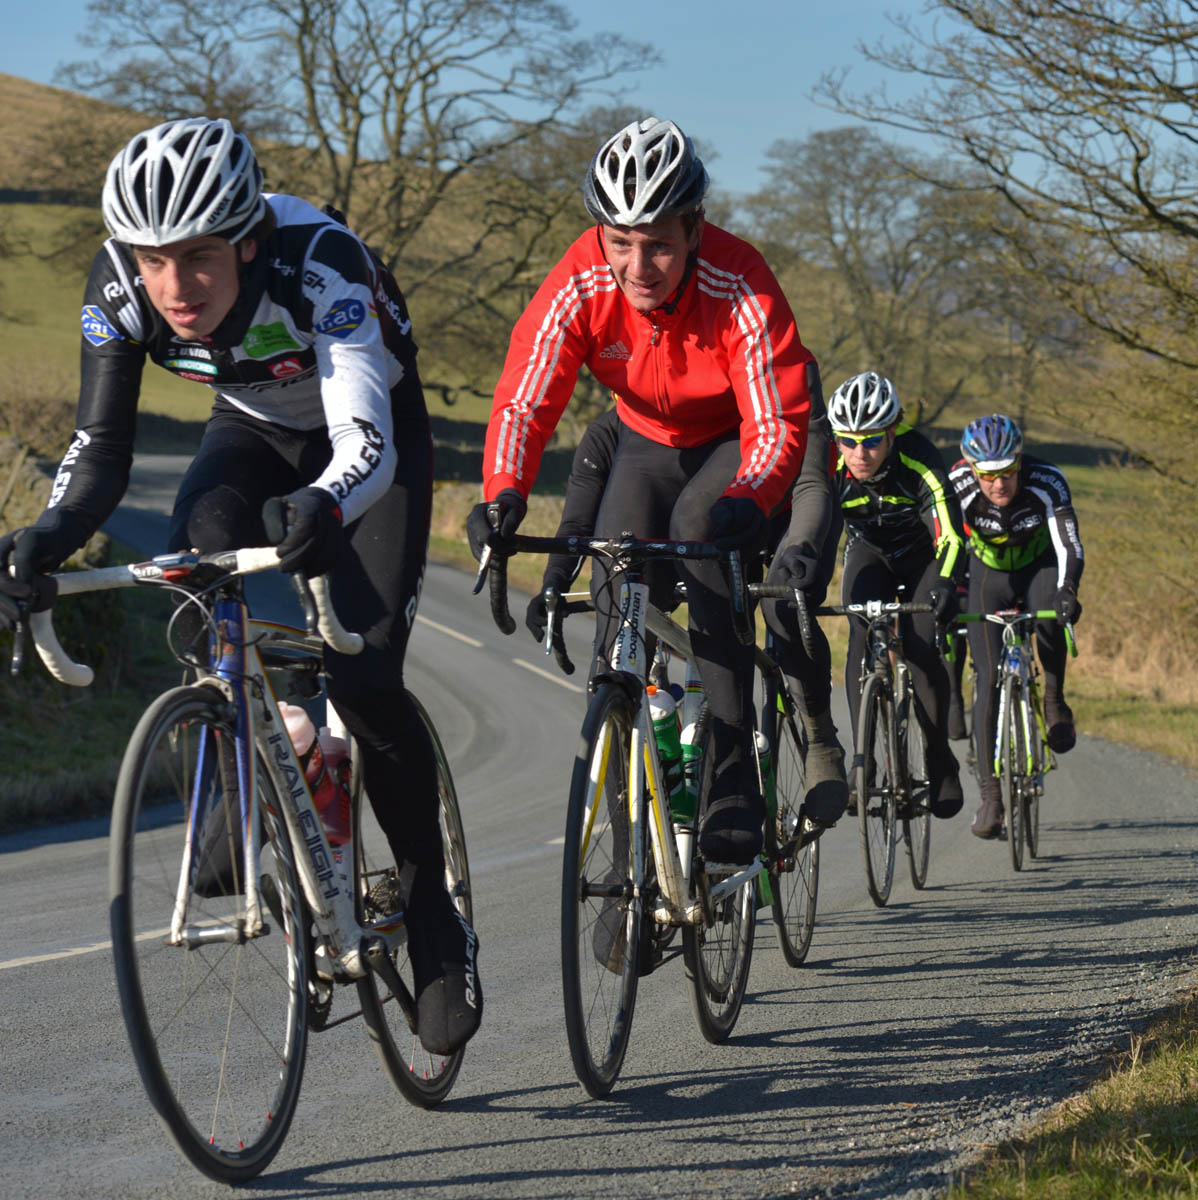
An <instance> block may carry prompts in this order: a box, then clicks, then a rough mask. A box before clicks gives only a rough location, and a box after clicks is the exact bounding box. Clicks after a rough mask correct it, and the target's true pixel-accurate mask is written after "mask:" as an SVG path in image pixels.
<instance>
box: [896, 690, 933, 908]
mask: <svg viewBox="0 0 1198 1200" xmlns="http://www.w3.org/2000/svg"><path fill="white" fill-rule="evenodd" d="M899 728H900V729H901V730H902V731H903V734H902V737H903V747H902V753H903V754H905V756H906V780H905V782H906V794H905V796H904V805H903V844H904V845H905V846H906V848H907V866H908V867H909V868H910V871H911V883H912V886H914V887H915V889H916V890H917V891H918V890H919V889H920V888H922V887H923V885H924V884H925V883H926V882H927V880H928V856H929V854H930V852H931V846H932V810H931V808H930V807H929V803H930V796H931V791H930V785H929V780H928V753H927V741H926V739H925V738H924V734H923V726H922V725H921V724H920V723H919V716H918V714H917V712H916V709H915V701H914V698H913V697H912V696H911V695H910V693H908V695H907V697H906V699H905V700H904V702H903V715H902V716H901V717H900V718H899Z"/></svg>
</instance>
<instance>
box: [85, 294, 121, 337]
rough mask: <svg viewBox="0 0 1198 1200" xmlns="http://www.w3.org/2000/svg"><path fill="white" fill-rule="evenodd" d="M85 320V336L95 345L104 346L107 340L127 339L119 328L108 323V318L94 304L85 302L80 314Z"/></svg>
mask: <svg viewBox="0 0 1198 1200" xmlns="http://www.w3.org/2000/svg"><path fill="white" fill-rule="evenodd" d="M80 316H81V318H82V321H83V336H84V337H85V338H87V340H88V341H89V342H91V344H92V345H93V346H102V345H104V343H105V342H111V341H118V342H123V341H124V340H125V338H124V335H123V334H121V333H120V331H119V330H116V329H114V328H113V327H112V326H111V325H109V323H108V318H107V317H106V316H105V315H104V314H103V313H102V312H101V311H100V310H99V309H98V308H97V307H96V306H95V305H94V304H85V305H84V306H83V312H82V313H81V314H80Z"/></svg>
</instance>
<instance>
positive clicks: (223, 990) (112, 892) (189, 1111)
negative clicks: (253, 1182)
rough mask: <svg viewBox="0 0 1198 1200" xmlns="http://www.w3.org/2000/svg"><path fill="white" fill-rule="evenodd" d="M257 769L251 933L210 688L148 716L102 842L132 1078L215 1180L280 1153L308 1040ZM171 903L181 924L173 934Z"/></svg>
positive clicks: (300, 918)
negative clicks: (256, 926)
mask: <svg viewBox="0 0 1198 1200" xmlns="http://www.w3.org/2000/svg"><path fill="white" fill-rule="evenodd" d="M254 770H255V771H256V774H257V784H258V788H259V793H260V801H261V802H260V804H259V811H260V813H261V818H262V852H261V856H260V865H261V873H260V875H259V877H258V886H259V891H260V894H261V895H262V898H263V901H264V903H265V904H268V905H269V912H266V913H264V914H263V915H264V917H265V918H266V920H265V924H264V926H263V928H262V929H261V930H260V931H258V932H254V931H252V930H250V929H249V928H248V927H247V921H246V898H245V887H244V883H243V869H244V852H243V849H242V846H243V842H242V834H241V789H240V787H239V784H238V775H237V761H236V746H235V741H234V709H233V706H232V705H230V704H228V703H227V702H226V701H225V700H224V698H223V697H222V696H221V695H220V694H219V693H218V692H216V691H215V689H213V688H209V687H183V688H176V689H174V690H173V691H170V692H167V693H165V694H164V695H162V696H160V697H159V698H158V699H157V700H156V701H155V702H154V703H153V704H152V705H151V706H150V707H149V708H148V709H147V710H146V712H145V714H144V715H143V716H142V718H141V720H140V721H139V722H138V724H137V728H136V729H135V730H134V731H133V736H132V738H131V739H130V741H129V746H128V748H127V749H126V751H125V757H124V760H123V761H122V763H121V770H120V776H119V778H118V780H117V787H116V797H115V801H114V804H113V811H112V832H111V842H110V848H109V867H108V890H109V901H110V915H111V922H112V946H113V958H114V960H115V965H116V978H117V987H118V989H119V991H120V997H121V1011H122V1013H123V1015H124V1018H125V1028H126V1029H127V1031H128V1034H129V1041H130V1044H131V1045H132V1047H133V1054H134V1057H135V1058H136V1060H137V1067H138V1071H139V1072H140V1074H141V1079H142V1083H143V1084H144V1085H145V1089H146V1092H147V1094H148V1096H149V1098H150V1103H151V1104H152V1105H153V1107H154V1110H155V1111H156V1112H157V1113H158V1116H159V1117H160V1118H161V1119H162V1121H163V1123H164V1124H165V1126H166V1128H167V1130H168V1131H169V1133H170V1135H171V1137H172V1138H173V1139H174V1141H175V1143H176V1144H177V1145H178V1146H179V1149H180V1150H182V1151H183V1153H184V1154H185V1155H186V1156H187V1158H188V1159H189V1160H190V1161H191V1162H192V1163H193V1164H194V1165H195V1166H196V1167H198V1168H199V1169H200V1170H201V1171H202V1172H203V1173H204V1174H205V1175H208V1176H209V1177H211V1178H212V1179H217V1180H220V1181H221V1182H223V1183H237V1182H240V1181H244V1180H247V1179H251V1178H253V1177H254V1176H255V1175H257V1174H258V1173H259V1172H260V1171H261V1170H262V1169H263V1168H264V1167H265V1166H266V1165H267V1164H268V1163H269V1162H270V1160H271V1159H272V1158H273V1157H274V1156H275V1154H276V1153H277V1152H278V1149H279V1147H280V1146H281V1145H282V1143H283V1139H284V1137H285V1136H286V1134H287V1129H288V1127H289V1126H290V1124H291V1118H292V1116H293V1115H294V1113H295V1106H296V1102H297V1100H298V1099H299V1090H300V1080H301V1079H302V1077H303V1071H304V1053H305V1050H306V1048H307V1025H306V1023H305V1006H306V995H307V961H306V957H305V954H304V938H303V931H304V929H305V927H306V924H307V908H306V905H305V904H304V902H303V900H302V898H301V893H300V887H299V881H298V879H297V876H296V870H295V861H294V858H293V851H292V845H291V839H290V837H289V836H288V833H287V827H286V825H285V824H284V822H283V818H282V816H281V813H282V803H281V801H280V798H279V796H278V795H277V794H276V792H275V789H274V785H273V783H272V782H271V779H270V776H269V774H268V773H267V771H266V768H265V765H264V764H263V762H262V761H261V760H260V759H258V757H257V756H256V755H255V761H254ZM192 813H194V814H195V817H194V825H191V824H189V821H190V820H191V814H192ZM189 837H190V838H191V845H192V863H191V871H190V873H189V875H188V876H187V877H186V878H183V875H182V869H183V866H184V864H185V863H186V861H187V859H186V849H187V844H188V838H189ZM177 904H181V905H183V906H184V907H183V909H182V915H183V919H184V929H183V936H182V937H181V938H180V939H179V940H178V941H177V943H175V944H172V942H171V940H170V930H171V922H172V916H173V915H174V914H175V912H176V905H177Z"/></svg>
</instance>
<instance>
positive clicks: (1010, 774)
mask: <svg viewBox="0 0 1198 1200" xmlns="http://www.w3.org/2000/svg"><path fill="white" fill-rule="evenodd" d="M1002 704H1003V708H1002V711H1003V712H1004V713H1005V714H1006V717H1005V720H1004V723H1003V745H1002V754H1001V761H1002V775H1003V784H1002V786H1003V802H1004V803H1005V805H1006V809H1007V848H1008V849H1009V850H1010V852H1011V866H1012V867H1014V868H1015V870H1016V871H1021V870H1023V838H1024V834H1025V833H1026V830H1027V826H1026V823H1025V820H1024V812H1023V796H1024V787H1025V779H1026V775H1025V772H1026V771H1027V757H1026V750H1025V748H1024V743H1023V689H1022V688H1021V687H1020V686H1019V681H1018V680H1016V679H1014V678H1008V679H1007V680H1006V682H1005V683H1004V684H1003V698H1002Z"/></svg>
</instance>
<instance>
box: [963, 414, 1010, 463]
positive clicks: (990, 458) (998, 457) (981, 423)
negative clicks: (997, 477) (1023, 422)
mask: <svg viewBox="0 0 1198 1200" xmlns="http://www.w3.org/2000/svg"><path fill="white" fill-rule="evenodd" d="M1022 452H1023V434H1022V433H1020V432H1019V426H1018V425H1016V424H1015V422H1014V421H1012V420H1011V418H1010V417H1004V416H1003V415H1002V414H1001V413H992V414H991V415H990V416H988V417H978V419H977V420H976V421H970V423H969V424H968V425H966V426H965V432H964V433H963V434H962V435H961V453H962V454H963V455H964V456H965V457H966V458H967V459H969V461H970V462H971V463H973V465H974V466H975V467H977V469H978V470H979V471H1001V470H1003V469H1004V468H1006V467H1009V466H1010V465H1011V464H1012V463H1013V462H1014V461H1015V460H1016V459H1017V458H1018V457H1019V455H1020V454H1021V453H1022Z"/></svg>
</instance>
